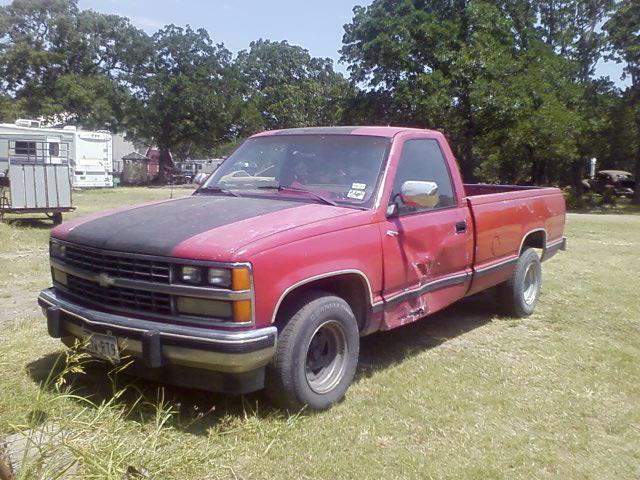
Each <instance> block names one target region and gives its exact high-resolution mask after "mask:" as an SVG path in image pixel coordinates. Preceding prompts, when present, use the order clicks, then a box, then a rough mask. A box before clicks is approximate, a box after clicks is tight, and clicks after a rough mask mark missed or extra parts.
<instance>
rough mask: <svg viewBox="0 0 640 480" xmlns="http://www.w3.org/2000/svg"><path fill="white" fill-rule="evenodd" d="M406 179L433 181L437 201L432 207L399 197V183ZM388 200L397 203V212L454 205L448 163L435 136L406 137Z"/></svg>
mask: <svg viewBox="0 0 640 480" xmlns="http://www.w3.org/2000/svg"><path fill="white" fill-rule="evenodd" d="M409 180H416V181H422V182H435V183H436V184H437V185H438V195H439V198H438V203H437V204H436V205H435V206H434V207H413V206H409V205H405V204H404V203H403V201H402V198H401V197H400V191H401V188H402V184H403V183H404V182H407V181H409ZM391 201H392V202H393V201H395V202H396V203H397V205H398V213H399V214H400V215H402V214H405V213H413V212H419V211H428V210H436V209H439V208H445V207H451V206H454V205H455V199H454V196H453V186H452V184H451V177H450V176H449V170H448V169H447V163H446V160H445V158H444V155H443V154H442V151H441V150H440V146H439V145H438V142H437V141H436V140H427V139H425V140H407V141H406V142H405V143H404V146H403V148H402V154H401V156H400V163H399V164H398V170H397V171H396V177H395V179H394V181H393V192H392V194H391Z"/></svg>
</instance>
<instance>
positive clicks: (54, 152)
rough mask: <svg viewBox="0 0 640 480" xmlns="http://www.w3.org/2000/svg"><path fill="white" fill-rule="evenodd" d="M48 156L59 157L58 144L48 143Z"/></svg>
mask: <svg viewBox="0 0 640 480" xmlns="http://www.w3.org/2000/svg"><path fill="white" fill-rule="evenodd" d="M49 156H50V157H58V156H60V144H59V143H50V144H49Z"/></svg>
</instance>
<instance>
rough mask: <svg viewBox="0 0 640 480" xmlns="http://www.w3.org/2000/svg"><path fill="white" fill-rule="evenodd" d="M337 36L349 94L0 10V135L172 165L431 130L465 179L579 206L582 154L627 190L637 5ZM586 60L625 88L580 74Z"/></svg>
mask: <svg viewBox="0 0 640 480" xmlns="http://www.w3.org/2000/svg"><path fill="white" fill-rule="evenodd" d="M344 30H345V33H344V37H343V46H342V49H341V51H340V54H341V60H342V61H343V62H345V63H346V65H347V69H348V71H349V73H350V77H349V78H348V79H347V78H345V77H344V76H343V75H342V74H340V73H338V72H336V71H335V69H334V65H333V62H332V60H331V59H328V58H316V57H312V56H311V55H310V54H309V52H308V51H307V50H306V49H304V48H302V47H300V46H295V45H290V44H289V43H288V42H286V41H279V42H276V41H270V40H256V41H254V42H251V44H250V45H249V48H248V49H246V50H243V51H241V52H239V53H237V54H236V55H234V54H232V52H230V51H229V50H228V49H227V48H226V47H225V46H224V44H223V43H216V42H215V41H214V40H213V39H212V38H211V37H210V35H209V33H208V32H207V31H206V30H204V29H192V28H191V27H189V26H186V27H180V26H176V25H167V26H165V27H164V28H162V29H160V30H158V31H157V32H155V33H154V34H153V35H148V34H146V33H145V32H143V31H142V30H140V29H138V28H136V27H135V26H134V25H132V23H131V22H130V21H129V20H128V19H127V18H124V17H121V16H118V15H109V14H103V13H97V12H94V11H91V10H81V9H80V8H79V7H78V4H77V0H14V1H13V3H11V4H10V5H7V6H5V7H0V89H1V90H0V120H1V121H11V120H13V119H15V118H17V117H20V116H44V117H47V118H56V119H60V121H62V122H64V123H67V124H69V123H71V124H78V125H81V126H82V127H84V128H107V129H109V130H111V131H114V132H116V131H124V132H127V133H128V135H129V136H131V137H132V138H134V139H137V140H143V141H148V142H153V143H155V144H156V145H158V146H159V147H160V148H161V149H162V150H165V151H166V150H168V149H171V150H172V152H173V153H174V155H177V156H178V157H182V158H184V157H187V156H203V155H211V154H220V152H223V151H225V150H227V149H229V148H230V147H232V146H233V145H235V144H237V143H238V142H239V141H240V140H241V139H243V138H246V137H247V136H248V135H250V134H252V133H254V132H256V131H260V130H265V129H277V128H288V127H299V126H313V125H344V124H367V125H387V124H394V125H401V126H415V127H426V128H436V129H440V130H442V131H443V132H444V133H445V134H446V135H447V136H448V137H449V139H450V140H451V143H452V145H453V147H454V149H455V153H456V155H457V157H458V159H459V161H460V165H461V169H462V171H463V174H464V176H465V178H466V179H467V180H468V181H471V180H476V181H486V182H506V183H521V184H541V185H543V184H560V185H572V186H573V188H574V191H575V192H576V193H578V194H579V193H580V191H581V180H582V178H584V176H585V175H586V168H587V165H588V161H589V159H590V158H592V157H596V158H597V159H598V162H599V166H600V168H605V167H609V168H619V169H625V170H630V171H632V172H635V174H636V177H638V176H640V2H638V1H637V0H582V1H577V0H527V1H525V0H501V1H500V0H374V1H373V2H372V3H371V5H369V6H367V7H355V8H354V10H353V18H352V20H351V21H350V23H348V24H347V25H345V26H344ZM603 59H608V60H611V61H618V62H621V63H622V65H623V67H624V75H625V76H626V77H627V78H628V79H629V80H630V81H629V86H628V87H627V88H625V89H620V88H617V87H616V86H615V84H614V83H613V82H612V81H611V80H609V79H605V78H597V77H596V75H595V73H594V72H595V67H596V64H597V63H598V62H599V61H602V60H603ZM577 198H578V200H579V199H580V195H578V196H577ZM635 201H636V202H640V189H636V198H635Z"/></svg>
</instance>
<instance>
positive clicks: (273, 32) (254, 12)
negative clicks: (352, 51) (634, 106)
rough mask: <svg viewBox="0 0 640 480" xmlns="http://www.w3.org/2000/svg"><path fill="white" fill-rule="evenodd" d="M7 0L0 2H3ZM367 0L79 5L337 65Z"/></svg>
mask: <svg viewBox="0 0 640 480" xmlns="http://www.w3.org/2000/svg"><path fill="white" fill-rule="evenodd" d="M8 3H10V0H0V5H6V4H8ZM370 3H371V0H208V1H207V0H79V5H80V7H81V8H82V9H89V8H90V9H92V10H96V11H98V12H104V13H115V14H118V15H122V16H125V17H129V19H131V21H132V22H133V23H134V24H135V25H136V26H138V27H140V28H142V29H143V30H145V31H146V32H147V33H153V32H155V31H156V30H158V29H159V28H161V27H162V26H164V25H166V24H169V23H174V24H176V25H186V24H189V25H191V26H192V27H194V28H199V27H203V28H205V29H206V30H207V31H208V32H209V34H210V35H211V37H212V38H213V40H214V41H215V42H217V43H220V42H222V43H224V44H225V46H226V47H227V48H228V49H229V50H231V51H232V52H233V53H237V52H238V51H240V50H244V49H246V48H248V47H249V43H250V42H251V41H252V40H257V39H260V38H263V39H269V40H287V41H288V42H289V43H290V44H293V45H300V46H303V47H304V48H306V49H307V50H309V52H310V53H311V55H313V56H315V57H330V58H332V59H333V60H334V62H335V66H336V70H338V71H339V72H342V73H344V74H346V73H347V72H346V66H345V65H343V64H340V63H339V58H340V54H339V53H338V50H339V49H340V47H341V45H342V35H343V33H344V30H343V25H344V24H345V23H349V22H350V20H351V18H352V13H353V12H352V10H353V7H354V6H355V5H368V4H370ZM621 74H622V65H619V64H616V63H615V62H604V61H602V60H601V61H600V63H599V64H598V66H597V69H596V75H598V76H609V77H610V78H611V80H612V81H613V82H614V83H616V84H617V85H618V86H620V87H625V86H627V85H629V84H630V82H629V80H627V81H621V80H620V76H621Z"/></svg>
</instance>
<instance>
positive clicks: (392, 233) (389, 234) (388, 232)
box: [387, 230, 400, 237]
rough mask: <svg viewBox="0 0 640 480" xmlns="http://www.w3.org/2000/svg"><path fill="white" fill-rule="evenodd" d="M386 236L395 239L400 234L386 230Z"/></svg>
mask: <svg viewBox="0 0 640 480" xmlns="http://www.w3.org/2000/svg"><path fill="white" fill-rule="evenodd" d="M387 235H388V236H390V237H397V236H398V235H400V234H399V233H398V232H396V231H395V230H387Z"/></svg>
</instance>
